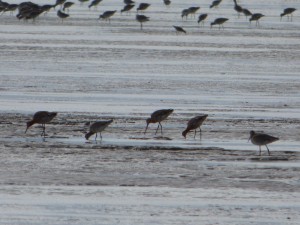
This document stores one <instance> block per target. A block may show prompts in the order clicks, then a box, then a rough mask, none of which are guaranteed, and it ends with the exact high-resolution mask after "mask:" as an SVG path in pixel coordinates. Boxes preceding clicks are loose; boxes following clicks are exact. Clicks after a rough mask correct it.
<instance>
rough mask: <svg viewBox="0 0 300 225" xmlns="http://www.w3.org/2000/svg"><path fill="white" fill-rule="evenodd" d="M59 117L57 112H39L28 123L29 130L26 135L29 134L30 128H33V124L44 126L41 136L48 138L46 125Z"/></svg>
mask: <svg viewBox="0 0 300 225" xmlns="http://www.w3.org/2000/svg"><path fill="white" fill-rule="evenodd" d="M56 115H57V112H48V111H38V112H36V113H35V114H34V115H33V118H32V120H30V121H29V122H27V128H26V131H25V133H26V132H27V130H28V128H29V127H31V126H32V125H33V124H36V123H37V124H42V129H43V130H42V133H41V136H44V137H45V136H46V134H45V130H46V125H45V124H46V123H49V122H50V121H51V120H52V119H53V118H54V117H55V116H56Z"/></svg>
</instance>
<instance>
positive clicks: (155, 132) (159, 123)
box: [155, 123, 160, 134]
mask: <svg viewBox="0 0 300 225" xmlns="http://www.w3.org/2000/svg"><path fill="white" fill-rule="evenodd" d="M159 125H160V123H158V126H157V128H156V131H155V134H156V133H157V131H158V128H159Z"/></svg>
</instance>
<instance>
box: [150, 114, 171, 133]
mask: <svg viewBox="0 0 300 225" xmlns="http://www.w3.org/2000/svg"><path fill="white" fill-rule="evenodd" d="M173 111H174V110H173V109H160V110H157V111H155V112H153V113H152V114H151V117H150V118H148V119H147V120H146V123H147V126H146V129H145V132H144V134H146V131H147V129H148V126H149V124H150V123H158V127H157V129H156V132H155V134H156V133H157V131H158V128H159V126H160V128H161V134H162V125H161V123H160V122H161V121H163V120H165V119H167V118H168V116H169V115H171V113H172V112H173Z"/></svg>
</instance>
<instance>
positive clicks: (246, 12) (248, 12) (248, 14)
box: [243, 8, 252, 19]
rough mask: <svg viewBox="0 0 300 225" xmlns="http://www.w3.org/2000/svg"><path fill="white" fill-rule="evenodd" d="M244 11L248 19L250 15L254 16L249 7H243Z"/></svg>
mask: <svg viewBox="0 0 300 225" xmlns="http://www.w3.org/2000/svg"><path fill="white" fill-rule="evenodd" d="M243 13H244V15H245V16H246V19H247V18H248V16H252V13H251V12H250V11H249V10H248V9H245V8H243Z"/></svg>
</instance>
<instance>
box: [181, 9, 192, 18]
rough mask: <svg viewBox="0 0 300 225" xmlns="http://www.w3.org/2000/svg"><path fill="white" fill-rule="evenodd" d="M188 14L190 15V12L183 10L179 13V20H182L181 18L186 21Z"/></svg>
mask: <svg viewBox="0 0 300 225" xmlns="http://www.w3.org/2000/svg"><path fill="white" fill-rule="evenodd" d="M189 14H190V10H189V9H184V10H182V11H181V18H182V19H183V17H185V19H187V17H188V15H189Z"/></svg>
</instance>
